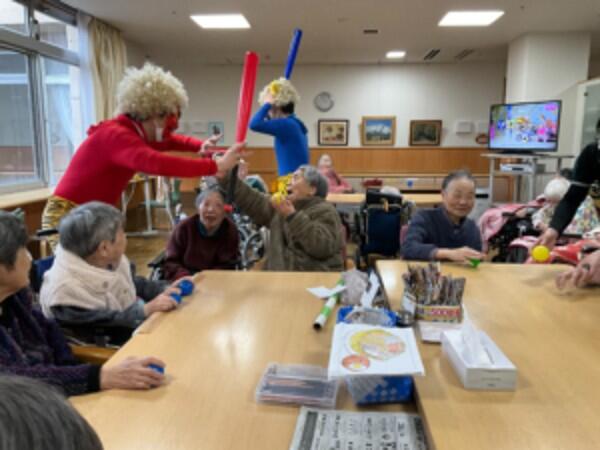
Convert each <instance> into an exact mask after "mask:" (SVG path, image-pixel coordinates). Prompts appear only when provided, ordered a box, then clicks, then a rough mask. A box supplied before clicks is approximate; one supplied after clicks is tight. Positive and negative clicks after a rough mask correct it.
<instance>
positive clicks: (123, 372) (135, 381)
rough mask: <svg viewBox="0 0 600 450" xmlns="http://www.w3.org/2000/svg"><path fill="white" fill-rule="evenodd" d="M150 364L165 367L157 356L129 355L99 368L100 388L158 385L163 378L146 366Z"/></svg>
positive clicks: (145, 387) (144, 387)
mask: <svg viewBox="0 0 600 450" xmlns="http://www.w3.org/2000/svg"><path fill="white" fill-rule="evenodd" d="M150 364H154V365H157V366H159V367H165V363H164V362H162V361H161V360H160V359H158V358H154V357H152V356H148V357H146V358H136V357H134V356H130V357H129V358H126V359H124V360H123V361H122V362H120V363H119V364H117V365H115V366H111V367H106V366H102V368H101V369H100V389H101V390H106V389H150V388H153V387H157V386H160V385H161V384H163V382H164V380H165V376H164V375H163V374H162V373H159V372H157V371H156V370H154V369H151V368H150V367H148V366H149V365H150Z"/></svg>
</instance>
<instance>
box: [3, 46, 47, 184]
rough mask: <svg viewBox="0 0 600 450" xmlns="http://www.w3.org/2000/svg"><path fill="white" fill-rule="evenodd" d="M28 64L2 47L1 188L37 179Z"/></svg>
mask: <svg viewBox="0 0 600 450" xmlns="http://www.w3.org/2000/svg"><path fill="white" fill-rule="evenodd" d="M32 111H33V108H32V102H31V86H30V84H29V61H28V57H27V55H24V54H22V53H18V52H16V51H10V50H6V49H3V48H1V47H0V187H2V186H6V185H10V184H17V183H18V184H22V183H26V182H31V181H34V180H35V179H36V178H37V173H38V171H37V167H36V162H35V152H34V149H35V144H34V139H33V137H34V133H33V117H32Z"/></svg>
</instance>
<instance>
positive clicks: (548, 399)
mask: <svg viewBox="0 0 600 450" xmlns="http://www.w3.org/2000/svg"><path fill="white" fill-rule="evenodd" d="M377 268H378V270H379V273H380V274H381V277H382V282H383V285H384V287H385V290H386V293H387V295H388V298H389V299H390V301H391V302H392V304H394V305H395V306H396V307H397V306H398V305H399V304H400V301H401V296H402V291H403V286H402V282H401V279H400V278H399V277H400V275H401V274H402V273H403V272H404V271H405V268H406V266H405V263H404V262H402V261H378V262H377ZM561 270H564V267H561V266H543V265H538V266H536V265H494V264H482V265H481V266H479V268H478V269H477V270H474V269H470V268H464V267H459V266H452V265H444V266H443V272H444V273H451V274H453V275H460V276H465V277H467V284H466V292H465V303H466V305H467V307H468V312H469V316H470V317H471V319H472V320H473V322H474V323H475V324H476V326H478V327H480V328H482V329H483V330H484V331H486V332H487V333H488V335H490V337H491V338H492V339H493V340H494V341H495V342H496V343H497V344H498V345H499V346H500V348H501V349H502V350H503V351H504V353H505V354H506V355H507V356H508V357H509V359H511V360H512V361H513V363H514V364H515V365H516V366H517V369H518V371H519V373H518V382H517V390H516V391H515V392H483V391H481V392H478V391H467V390H465V389H464V388H463V387H462V385H461V384H460V381H459V379H458V377H457V376H456V374H455V373H454V370H453V369H452V367H451V366H450V364H449V363H448V361H447V360H446V358H445V357H442V356H441V350H440V347H439V345H433V344H420V350H421V356H422V358H423V363H424V365H425V372H426V376H425V377H421V378H419V377H416V378H415V381H416V388H417V395H418V406H419V409H420V411H421V414H422V416H423V418H424V419H425V423H426V429H427V432H428V434H429V438H430V439H429V441H430V444H434V445H435V448H436V449H438V450H441V449H452V450H455V449H488V448H489V449H495V450H503V449H506V450H508V449H510V450H520V449H528V450H529V449H531V450H533V449H578V450H579V449H596V450H597V449H599V448H600V387H599V385H598V381H599V380H600V326H599V321H600V289H599V288H592V289H584V290H578V291H575V292H572V293H570V294H561V293H559V292H558V291H557V289H556V288H555V287H554V277H555V275H556V274H557V273H559V272H560V271H561Z"/></svg>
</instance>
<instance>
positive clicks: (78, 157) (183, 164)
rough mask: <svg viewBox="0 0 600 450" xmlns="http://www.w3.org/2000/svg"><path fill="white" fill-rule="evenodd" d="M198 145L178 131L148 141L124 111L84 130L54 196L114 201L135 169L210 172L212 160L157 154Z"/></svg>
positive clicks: (154, 172) (169, 172)
mask: <svg viewBox="0 0 600 450" xmlns="http://www.w3.org/2000/svg"><path fill="white" fill-rule="evenodd" d="M136 125H137V126H136ZM140 133H141V134H143V136H142V135H140ZM201 145H202V141H200V140H198V139H194V138H192V137H187V136H179V135H173V136H172V137H171V138H170V139H169V140H168V141H165V142H160V143H159V142H152V143H148V142H147V141H146V139H145V134H144V131H143V128H142V127H141V126H140V125H138V124H136V123H135V122H134V121H133V120H132V119H130V118H129V117H127V116H125V115H121V116H118V117H116V118H114V119H111V120H106V121H103V122H100V123H99V124H98V125H95V126H92V127H90V129H89V130H88V137H87V139H86V140H85V141H83V143H82V144H81V146H80V147H79V148H78V149H77V151H76V152H75V155H73V158H72V159H71V162H70V163H69V167H67V171H66V172H65V174H64V175H63V176H62V178H61V179H60V181H59V183H58V186H56V189H55V190H54V195H58V196H60V197H62V198H65V199H67V200H70V201H72V202H74V203H77V204H82V203H86V202H89V201H92V200H97V201H101V202H105V203H108V204H111V205H114V204H116V203H117V201H118V200H119V197H120V195H121V192H123V191H124V190H125V188H126V187H127V183H128V182H129V180H130V179H131V177H132V176H133V175H134V174H135V173H136V172H144V173H147V174H150V175H164V176H171V177H199V176H206V175H214V174H215V173H216V171H217V165H216V164H215V162H214V161H212V160H211V159H204V158H202V159H192V158H181V157H177V156H170V155H165V154H162V153H161V151H165V150H179V151H189V152H197V151H198V150H199V149H200V146H201Z"/></svg>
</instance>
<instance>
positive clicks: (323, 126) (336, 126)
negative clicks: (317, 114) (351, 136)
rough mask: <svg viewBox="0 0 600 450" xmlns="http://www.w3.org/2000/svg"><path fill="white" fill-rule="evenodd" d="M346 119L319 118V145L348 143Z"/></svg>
mask: <svg viewBox="0 0 600 450" xmlns="http://www.w3.org/2000/svg"><path fill="white" fill-rule="evenodd" d="M349 124H350V121H348V120H346V119H319V122H318V125H317V126H318V142H319V145H348V127H349Z"/></svg>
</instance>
